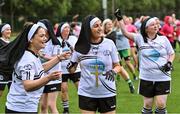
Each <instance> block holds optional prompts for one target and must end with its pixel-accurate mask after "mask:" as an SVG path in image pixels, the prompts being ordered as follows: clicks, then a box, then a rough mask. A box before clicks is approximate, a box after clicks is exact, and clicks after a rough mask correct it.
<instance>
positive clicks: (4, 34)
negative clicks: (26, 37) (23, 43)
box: [2, 28, 11, 39]
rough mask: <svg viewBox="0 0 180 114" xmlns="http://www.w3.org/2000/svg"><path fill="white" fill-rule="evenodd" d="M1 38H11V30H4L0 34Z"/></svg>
mask: <svg viewBox="0 0 180 114" xmlns="http://www.w3.org/2000/svg"><path fill="white" fill-rule="evenodd" d="M2 37H3V38H6V39H9V38H10V37H11V28H6V29H5V30H4V31H3V32H2Z"/></svg>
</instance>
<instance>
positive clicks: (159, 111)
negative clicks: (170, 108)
mask: <svg viewBox="0 0 180 114" xmlns="http://www.w3.org/2000/svg"><path fill="white" fill-rule="evenodd" d="M155 114H167V110H166V108H163V109H159V108H156V110H155Z"/></svg>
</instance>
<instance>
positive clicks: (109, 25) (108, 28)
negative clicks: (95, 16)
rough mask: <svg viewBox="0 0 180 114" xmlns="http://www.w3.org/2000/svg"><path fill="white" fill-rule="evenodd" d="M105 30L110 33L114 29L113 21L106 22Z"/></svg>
mask: <svg viewBox="0 0 180 114" xmlns="http://www.w3.org/2000/svg"><path fill="white" fill-rule="evenodd" d="M104 28H105V30H104V32H105V33H109V32H110V31H112V29H113V23H112V21H109V22H107V23H106V24H105V27H104Z"/></svg>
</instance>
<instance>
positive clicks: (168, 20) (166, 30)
mask: <svg viewBox="0 0 180 114" xmlns="http://www.w3.org/2000/svg"><path fill="white" fill-rule="evenodd" d="M172 23H173V20H172V17H171V16H165V18H164V26H163V27H162V28H161V33H162V34H163V35H165V36H166V37H167V38H168V40H169V41H170V43H171V45H172V47H173V48H174V45H175V44H174V27H173V26H172Z"/></svg>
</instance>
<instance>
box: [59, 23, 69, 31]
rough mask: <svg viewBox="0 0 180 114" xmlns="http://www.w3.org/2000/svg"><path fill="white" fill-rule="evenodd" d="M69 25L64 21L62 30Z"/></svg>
mask: <svg viewBox="0 0 180 114" xmlns="http://www.w3.org/2000/svg"><path fill="white" fill-rule="evenodd" d="M67 26H68V27H69V24H68V23H64V24H63V25H62V26H61V32H62V31H63V29H64V28H65V27H67Z"/></svg>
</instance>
